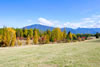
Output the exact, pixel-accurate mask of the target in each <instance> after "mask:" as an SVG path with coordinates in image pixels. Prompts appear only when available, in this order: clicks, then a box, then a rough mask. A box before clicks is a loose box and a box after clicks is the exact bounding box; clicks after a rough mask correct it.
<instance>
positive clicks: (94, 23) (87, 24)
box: [38, 15, 100, 28]
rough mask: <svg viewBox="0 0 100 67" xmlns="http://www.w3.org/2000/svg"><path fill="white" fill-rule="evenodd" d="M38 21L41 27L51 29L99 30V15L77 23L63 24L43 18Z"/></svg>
mask: <svg viewBox="0 0 100 67" xmlns="http://www.w3.org/2000/svg"><path fill="white" fill-rule="evenodd" d="M38 21H39V22H40V24H42V25H47V26H53V27H60V28H62V27H69V28H78V27H81V28H100V15H94V16H91V17H88V18H82V19H81V21H79V22H65V23H63V24H62V23H61V22H59V21H54V20H53V21H51V20H47V19H45V18H39V19H38Z"/></svg>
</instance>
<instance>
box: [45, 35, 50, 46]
mask: <svg viewBox="0 0 100 67" xmlns="http://www.w3.org/2000/svg"><path fill="white" fill-rule="evenodd" d="M45 36H46V41H45V43H46V44H48V43H50V40H49V38H50V37H49V35H48V34H46V35H45Z"/></svg>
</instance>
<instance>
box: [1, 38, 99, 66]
mask: <svg viewBox="0 0 100 67" xmlns="http://www.w3.org/2000/svg"><path fill="white" fill-rule="evenodd" d="M0 67H100V39H93V40H89V41H83V42H74V43H59V44H46V45H29V46H21V47H0Z"/></svg>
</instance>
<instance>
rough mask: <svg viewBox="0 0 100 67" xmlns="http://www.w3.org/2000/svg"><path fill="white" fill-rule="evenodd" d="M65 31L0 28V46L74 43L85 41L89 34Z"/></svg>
mask: <svg viewBox="0 0 100 67" xmlns="http://www.w3.org/2000/svg"><path fill="white" fill-rule="evenodd" d="M66 32H67V31H66V29H64V30H63V31H61V29H60V28H54V29H53V30H52V31H50V30H47V31H40V30H39V29H20V28H17V29H14V28H6V27H4V28H1V29H0V46H4V47H6V46H15V45H22V43H23V42H22V40H25V41H26V44H27V45H28V44H30V40H32V41H33V44H49V43H55V42H56V43H60V42H65V43H66V42H76V41H82V40H86V39H87V38H88V37H89V36H91V34H72V33H71V32H70V31H69V32H68V33H66Z"/></svg>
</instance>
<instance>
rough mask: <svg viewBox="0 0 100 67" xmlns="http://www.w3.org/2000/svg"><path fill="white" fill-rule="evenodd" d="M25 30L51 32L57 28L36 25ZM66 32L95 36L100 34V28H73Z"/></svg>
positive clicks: (67, 29)
mask: <svg viewBox="0 0 100 67" xmlns="http://www.w3.org/2000/svg"><path fill="white" fill-rule="evenodd" d="M23 28H26V29H34V28H36V29H39V30H42V31H46V30H47V29H49V30H53V29H54V28H55V27H50V26H45V25H40V24H34V25H29V26H25V27H23ZM61 30H62V31H63V30H64V28H61ZM65 30H66V31H67V32H69V31H70V32H72V33H74V34H78V33H80V34H86V33H87V34H95V33H97V32H99V33H100V28H77V29H73V28H67V27H66V28H65Z"/></svg>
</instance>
